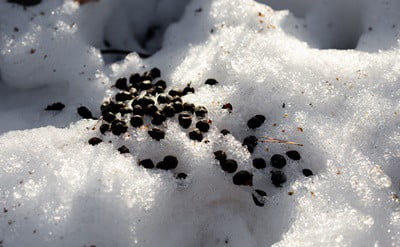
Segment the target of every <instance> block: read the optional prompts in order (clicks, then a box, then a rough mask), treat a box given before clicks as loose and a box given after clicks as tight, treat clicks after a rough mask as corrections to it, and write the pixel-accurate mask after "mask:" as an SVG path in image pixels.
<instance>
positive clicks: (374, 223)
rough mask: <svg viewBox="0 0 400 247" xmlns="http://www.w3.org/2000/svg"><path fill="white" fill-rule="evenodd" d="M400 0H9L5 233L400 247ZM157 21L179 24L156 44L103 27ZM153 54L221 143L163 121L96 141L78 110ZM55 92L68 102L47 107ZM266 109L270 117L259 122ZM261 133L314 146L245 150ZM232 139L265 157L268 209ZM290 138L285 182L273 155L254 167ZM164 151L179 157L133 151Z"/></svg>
mask: <svg viewBox="0 0 400 247" xmlns="http://www.w3.org/2000/svg"><path fill="white" fill-rule="evenodd" d="M186 4H187V5H186ZM268 5H271V6H272V7H273V8H275V9H276V10H273V9H272V8H271V7H269V6H268ZM199 8H201V11H199V10H198V9H199ZM278 9H279V10H278ZM280 9H289V10H290V11H289V10H280ZM196 10H198V11H196ZM399 11H400V2H399V1H397V0H338V1H336V0H335V1H329V0H320V1H312V0H308V1H306V0H302V1H297V0H282V1H278V0H269V1H266V2H265V1H264V2H262V3H257V2H255V1H249V0H246V1H244V0H196V1H195V0H192V1H191V2H189V3H187V1H178V0H151V1H150V0H146V1H140V0H135V1H129V0H99V1H95V2H91V3H87V4H84V5H79V4H78V3H76V2H73V1H72V0H65V1H63V0H43V2H42V3H41V4H39V5H36V6H33V7H27V8H24V7H22V6H19V5H15V4H10V3H7V2H6V1H2V2H1V3H0V81H1V82H0V113H1V117H0V133H1V136H0V209H1V210H0V246H2V247H9V246H97V247H99V246H400V207H399V199H398V197H397V195H399V193H400V192H399V187H400V101H399V99H400V41H399V33H400V15H399V14H398V13H399ZM293 13H294V14H293ZM181 15H182V17H181V18H180V16H181ZM179 18H180V19H179ZM178 19H179V20H178ZM174 21H177V22H174ZM152 25H160V26H164V27H166V26H167V25H169V26H168V28H167V30H166V32H165V34H164V36H163V37H162V34H160V36H159V37H158V38H157V39H158V42H159V44H157V41H155V42H154V44H150V46H151V47H150V48H149V49H148V50H147V51H152V52H154V51H156V50H157V49H159V47H158V46H161V44H162V48H161V49H160V50H159V51H158V52H156V53H155V54H154V55H153V56H151V57H150V58H147V59H142V58H140V57H139V56H138V55H137V53H135V52H133V53H131V54H129V55H128V56H126V57H125V58H124V59H122V60H120V61H117V62H111V63H107V58H105V56H107V55H104V57H103V56H102V55H101V53H100V49H103V48H104V47H103V40H104V39H105V38H106V39H108V40H109V41H110V42H111V43H112V44H113V46H114V47H115V48H118V49H127V50H135V51H139V52H146V49H144V48H143V47H141V46H140V45H139V43H140V39H141V38H140V37H143V33H145V32H146V30H147V29H148V28H149V27H150V26H152ZM161 42H162V43H161ZM157 47H158V48H157ZM330 48H332V49H330ZM336 48H340V49H336ZM345 48H352V49H345ZM154 66H157V67H159V68H160V69H161V72H162V78H163V79H165V80H166V81H167V82H168V86H169V87H171V88H173V87H183V86H185V85H186V84H187V83H189V82H191V83H192V84H191V85H192V86H193V87H194V88H195V89H196V93H195V94H192V95H187V96H185V97H184V99H185V101H189V102H193V103H196V104H201V105H205V106H206V107H207V108H208V110H209V117H210V119H212V121H213V124H212V127H211V130H210V131H209V133H207V134H206V135H205V138H206V139H208V140H209V141H210V142H209V143H205V142H201V143H198V142H194V141H191V140H189V138H187V131H186V130H183V129H181V128H180V127H179V126H178V124H177V122H176V120H168V121H167V123H166V124H165V129H166V130H167V131H166V138H165V139H164V140H162V141H160V142H157V141H154V140H152V139H151V138H150V137H149V136H148V135H147V130H146V128H140V129H137V130H130V134H131V136H129V137H128V136H125V137H123V138H118V137H114V136H111V135H108V136H107V137H105V138H104V140H105V141H104V142H103V143H101V144H99V145H97V146H91V145H89V144H88V143H87V140H88V139H89V138H91V137H93V136H99V133H98V130H97V128H98V122H97V121H96V120H80V117H79V116H78V115H77V113H76V108H77V107H79V106H81V105H85V106H87V107H88V108H89V109H91V110H92V111H93V113H94V114H95V115H99V113H100V109H99V105H100V104H101V102H102V101H103V100H104V99H107V98H108V97H110V96H112V94H113V90H112V88H111V86H112V85H113V82H114V81H115V80H116V79H117V78H119V77H122V76H123V77H127V76H129V75H130V74H132V73H135V72H144V71H146V70H148V69H151V68H152V67H154ZM207 78H216V79H217V80H218V81H219V84H217V85H215V86H209V85H205V84H204V81H205V80H206V79H207ZM57 101H61V102H63V103H64V104H65V105H66V107H65V109H64V110H63V111H61V112H59V113H53V112H47V111H44V108H45V107H46V106H47V105H48V104H51V103H54V102H57ZM228 102H229V103H231V104H232V105H233V112H232V113H231V114H229V113H228V112H227V111H226V110H223V109H221V106H222V105H223V104H224V103H228ZM283 103H285V107H284V108H283V107H282V105H283ZM255 114H264V115H265V116H266V117H267V120H266V122H265V123H264V125H263V126H262V127H260V128H259V129H257V130H249V129H248V128H247V126H246V122H247V120H248V119H249V118H250V117H251V116H253V115H255ZM94 128H95V129H94ZM224 128H226V129H229V130H230V131H231V133H232V135H227V136H222V135H221V134H220V133H219V131H220V130H221V129H224ZM250 134H253V135H256V136H258V137H262V136H268V137H273V138H279V139H284V140H289V141H295V142H298V143H302V144H304V146H303V147H297V146H293V145H286V144H276V143H260V144H259V145H258V146H257V149H256V151H255V152H254V154H253V155H250V154H249V153H248V152H247V151H246V149H245V148H244V147H243V146H242V144H241V143H242V140H243V138H244V137H245V136H247V135H250ZM108 141H111V143H109V142H108ZM122 144H124V145H126V146H127V147H128V148H129V149H130V150H131V154H124V155H121V154H120V153H119V152H118V151H117V150H116V149H117V148H118V147H119V146H121V145H122ZM219 149H223V150H225V151H226V152H227V154H228V157H232V158H234V159H236V160H237V161H238V163H239V169H247V170H250V171H252V172H253V173H254V188H257V189H262V190H265V191H266V192H267V194H268V197H267V201H266V204H265V206H264V207H257V206H255V205H254V203H253V201H252V198H251V190H250V188H247V187H243V186H235V185H233V184H232V175H231V174H226V173H224V172H223V171H222V170H221V169H220V168H219V167H218V165H217V161H216V160H215V159H214V156H213V152H214V151H216V150H219ZM290 149H296V150H298V151H299V152H300V153H301V155H302V159H301V160H300V161H290V160H288V161H289V163H288V165H287V166H286V167H285V168H284V169H283V170H284V172H285V173H286V174H287V176H288V182H287V183H285V184H284V186H283V187H282V188H277V187H274V186H273V185H272V184H271V182H270V171H271V170H272V169H271V166H270V165H268V166H267V168H266V169H263V170H255V169H254V168H252V165H251V160H252V158H254V157H263V158H265V159H266V160H269V158H270V157H271V155H272V154H275V153H282V154H283V153H285V152H286V151H287V150H290ZM167 154H172V155H175V156H177V158H178V160H179V166H178V168H177V169H175V171H160V170H146V169H144V168H142V167H139V166H138V165H137V162H138V160H139V159H145V158H150V157H151V158H152V159H153V160H154V161H159V160H161V159H162V157H164V156H165V155H167ZM303 168H309V169H311V170H312V171H313V172H314V174H315V175H314V176H312V177H304V176H303V174H302V173H301V170H302V169H303ZM178 172H185V173H187V174H188V179H187V181H186V182H184V183H180V182H178V181H177V180H176V179H175V178H174V174H176V173H178ZM289 192H291V193H289ZM288 193H289V194H292V195H289V194H288Z"/></svg>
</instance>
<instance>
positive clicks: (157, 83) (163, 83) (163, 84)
mask: <svg viewBox="0 0 400 247" xmlns="http://www.w3.org/2000/svg"><path fill="white" fill-rule="evenodd" d="M154 86H156V87H158V86H159V87H162V88H163V89H164V90H165V89H166V88H167V83H166V82H165V81H164V80H159V81H157V82H156V83H155V84H154Z"/></svg>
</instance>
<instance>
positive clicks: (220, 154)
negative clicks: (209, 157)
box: [214, 150, 227, 162]
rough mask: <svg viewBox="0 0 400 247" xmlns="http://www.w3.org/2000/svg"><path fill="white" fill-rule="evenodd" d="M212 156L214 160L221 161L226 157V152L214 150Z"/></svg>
mask: <svg viewBox="0 0 400 247" xmlns="http://www.w3.org/2000/svg"><path fill="white" fill-rule="evenodd" d="M214 157H215V159H216V160H218V161H220V162H222V161H225V160H226V159H227V156H226V153H225V152H224V151H222V150H218V151H215V152H214Z"/></svg>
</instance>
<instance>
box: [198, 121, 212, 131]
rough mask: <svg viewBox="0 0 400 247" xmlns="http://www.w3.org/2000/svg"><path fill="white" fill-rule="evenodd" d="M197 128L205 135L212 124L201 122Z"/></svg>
mask: <svg viewBox="0 0 400 247" xmlns="http://www.w3.org/2000/svg"><path fill="white" fill-rule="evenodd" d="M196 128H198V129H199V130H200V131H201V132H203V133H205V132H207V131H208V130H209V129H210V124H208V121H207V120H201V121H198V122H197V123H196Z"/></svg>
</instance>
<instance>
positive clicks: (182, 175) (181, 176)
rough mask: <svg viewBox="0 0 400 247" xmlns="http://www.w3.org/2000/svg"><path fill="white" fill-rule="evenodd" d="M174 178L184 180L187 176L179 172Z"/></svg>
mask: <svg viewBox="0 0 400 247" xmlns="http://www.w3.org/2000/svg"><path fill="white" fill-rule="evenodd" d="M176 178H177V179H186V178H187V174H186V173H183V172H180V173H178V175H176Z"/></svg>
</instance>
